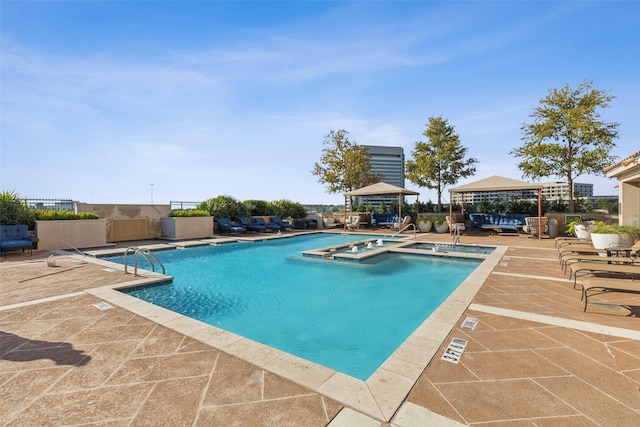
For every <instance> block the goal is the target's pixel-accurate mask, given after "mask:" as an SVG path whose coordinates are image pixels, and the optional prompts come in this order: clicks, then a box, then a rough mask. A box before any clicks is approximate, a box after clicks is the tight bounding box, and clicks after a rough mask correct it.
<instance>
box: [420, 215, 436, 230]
mask: <svg viewBox="0 0 640 427" xmlns="http://www.w3.org/2000/svg"><path fill="white" fill-rule="evenodd" d="M432 225H433V222H431V218H429V217H427V216H421V217H419V218H418V229H419V230H420V232H421V233H428V232H430V231H431V226H432Z"/></svg>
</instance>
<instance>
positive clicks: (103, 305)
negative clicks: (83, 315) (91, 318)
mask: <svg viewBox="0 0 640 427" xmlns="http://www.w3.org/2000/svg"><path fill="white" fill-rule="evenodd" d="M93 306H94V307H97V308H99V309H100V310H109V309H112V308H113V306H111V305H109V304H107V303H106V302H104V301H100V302H97V303H95V304H93Z"/></svg>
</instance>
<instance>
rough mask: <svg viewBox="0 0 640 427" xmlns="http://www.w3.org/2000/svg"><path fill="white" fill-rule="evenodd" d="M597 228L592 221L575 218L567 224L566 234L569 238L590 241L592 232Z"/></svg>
mask: <svg viewBox="0 0 640 427" xmlns="http://www.w3.org/2000/svg"><path fill="white" fill-rule="evenodd" d="M594 227H595V225H594V224H593V221H592V220H589V219H585V220H583V219H581V218H574V219H571V220H569V221H568V222H567V229H566V230H565V234H566V235H567V236H571V235H575V236H576V237H577V238H579V239H588V238H589V237H591V230H592V229H593V228H594Z"/></svg>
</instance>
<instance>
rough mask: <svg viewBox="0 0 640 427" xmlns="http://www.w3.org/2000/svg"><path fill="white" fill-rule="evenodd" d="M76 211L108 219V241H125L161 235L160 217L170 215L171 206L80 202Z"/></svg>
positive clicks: (153, 237)
mask: <svg viewBox="0 0 640 427" xmlns="http://www.w3.org/2000/svg"><path fill="white" fill-rule="evenodd" d="M76 211H77V212H93V213H95V214H97V215H98V216H99V217H100V218H101V219H105V220H107V242H124V241H128V240H144V239H155V238H158V237H161V236H162V231H161V225H160V218H163V217H168V216H169V213H171V206H170V205H125V204H94V203H78V204H77V205H76Z"/></svg>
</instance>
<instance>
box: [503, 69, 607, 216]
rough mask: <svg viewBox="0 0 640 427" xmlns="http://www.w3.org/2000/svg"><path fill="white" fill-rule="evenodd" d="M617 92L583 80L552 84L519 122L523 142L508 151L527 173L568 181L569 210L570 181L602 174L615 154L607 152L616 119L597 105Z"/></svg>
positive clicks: (572, 207)
mask: <svg viewBox="0 0 640 427" xmlns="http://www.w3.org/2000/svg"><path fill="white" fill-rule="evenodd" d="M614 98H615V96H612V95H609V94H608V93H607V92H606V91H603V90H600V89H594V88H593V82H591V81H587V80H585V81H583V82H582V83H581V84H580V86H578V88H577V89H571V88H570V87H569V85H566V86H565V87H563V88H562V89H551V90H549V93H548V94H547V97H546V98H543V99H541V100H540V106H538V107H536V108H535V109H534V111H533V113H532V114H531V115H530V117H531V118H533V123H529V124H527V123H524V124H522V126H521V130H522V132H523V136H522V141H523V142H524V145H522V146H521V147H519V148H516V149H514V150H513V151H511V154H512V155H514V156H515V157H518V158H520V159H522V160H521V161H520V163H519V164H518V167H519V168H520V170H521V171H522V172H523V174H524V176H525V177H529V178H532V179H539V178H544V177H549V176H557V177H561V178H563V179H566V180H567V184H569V213H574V212H575V203H574V194H573V182H574V179H575V178H577V177H578V176H580V175H583V174H593V175H603V174H604V172H603V171H602V170H603V169H604V168H605V167H606V166H607V165H609V164H611V163H614V162H615V160H616V156H613V155H611V154H610V152H611V150H612V149H613V148H614V147H615V143H614V140H615V139H616V138H617V137H618V131H617V128H618V123H607V122H605V121H603V120H602V118H601V117H600V114H599V113H598V109H601V108H609V103H610V102H611V101H612V100H613V99H614Z"/></svg>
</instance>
